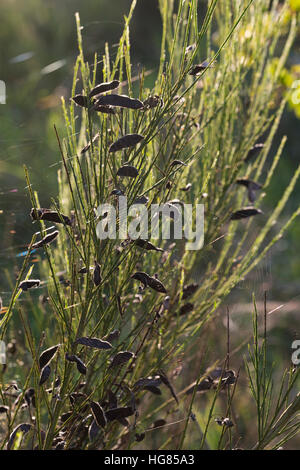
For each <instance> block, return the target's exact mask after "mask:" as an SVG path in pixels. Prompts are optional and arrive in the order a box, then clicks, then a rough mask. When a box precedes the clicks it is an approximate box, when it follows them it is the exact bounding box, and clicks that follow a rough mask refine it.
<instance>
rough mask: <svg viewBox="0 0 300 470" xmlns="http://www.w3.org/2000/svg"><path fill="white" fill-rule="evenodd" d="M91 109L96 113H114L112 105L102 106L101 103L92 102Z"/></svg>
mask: <svg viewBox="0 0 300 470" xmlns="http://www.w3.org/2000/svg"><path fill="white" fill-rule="evenodd" d="M93 110H94V111H96V112H97V113H104V114H116V112H115V110H114V108H113V107H112V106H104V105H102V104H98V103H96V104H94V106H93Z"/></svg>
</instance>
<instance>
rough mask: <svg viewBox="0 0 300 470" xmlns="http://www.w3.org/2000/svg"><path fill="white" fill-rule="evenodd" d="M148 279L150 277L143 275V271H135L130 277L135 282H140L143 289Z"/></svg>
mask: <svg viewBox="0 0 300 470" xmlns="http://www.w3.org/2000/svg"><path fill="white" fill-rule="evenodd" d="M149 277H150V276H149V275H148V274H147V273H144V272H143V271H137V272H136V273H134V274H133V275H132V276H131V278H132V279H136V280H137V281H140V282H141V283H142V284H143V285H144V289H145V288H146V287H147V285H148V280H149Z"/></svg>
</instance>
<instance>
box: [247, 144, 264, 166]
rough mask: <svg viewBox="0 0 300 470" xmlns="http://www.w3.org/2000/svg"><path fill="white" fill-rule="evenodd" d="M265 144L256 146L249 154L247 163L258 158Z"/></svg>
mask: <svg viewBox="0 0 300 470" xmlns="http://www.w3.org/2000/svg"><path fill="white" fill-rule="evenodd" d="M264 146H265V144H255V145H254V146H253V147H252V148H251V149H250V150H249V152H248V154H247V156H246V158H245V162H246V163H248V162H249V161H250V160H252V158H255V157H257V155H258V154H259V153H260V152H261V151H262V149H263V148H264Z"/></svg>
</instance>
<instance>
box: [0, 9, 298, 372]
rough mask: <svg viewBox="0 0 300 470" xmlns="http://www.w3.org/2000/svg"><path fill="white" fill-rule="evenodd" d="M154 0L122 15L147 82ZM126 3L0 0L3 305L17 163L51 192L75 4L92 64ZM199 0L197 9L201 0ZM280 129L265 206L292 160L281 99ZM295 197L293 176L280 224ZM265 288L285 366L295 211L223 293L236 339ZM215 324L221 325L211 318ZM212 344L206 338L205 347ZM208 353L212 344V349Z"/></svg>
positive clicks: (13, 242) (22, 223) (18, 192)
mask: <svg viewBox="0 0 300 470" xmlns="http://www.w3.org/2000/svg"><path fill="white" fill-rule="evenodd" d="M157 3H158V2H157V1H156V0H139V1H138V4H137V7H136V10H135V14H134V18H133V21H132V24H131V44H132V57H133V65H134V68H135V67H136V69H137V68H138V64H143V65H144V66H145V67H146V69H147V70H149V72H150V73H149V76H148V78H147V80H149V84H150V85H151V80H152V77H154V76H155V74H154V73H153V75H152V74H151V71H152V70H153V71H155V70H156V68H157V66H158V60H159V54H160V39H161V20H160V15H159V10H158V6H157ZM130 4H131V1H130V0H84V1H83V0H1V3H0V18H1V28H0V80H3V81H4V82H5V83H6V87H7V104H5V105H0V233H1V237H0V239H1V245H0V282H1V284H0V292H1V294H0V295H1V297H2V299H3V303H4V305H5V304H7V301H8V299H9V296H10V290H11V280H14V278H15V276H16V273H17V270H18V267H19V265H20V256H19V255H20V253H22V251H23V250H24V249H25V248H24V247H25V246H26V244H27V243H28V242H29V241H30V239H31V236H32V232H33V229H32V223H31V221H30V218H29V216H28V214H29V210H30V207H31V205H30V201H29V198H28V193H27V191H26V188H25V186H26V183H25V178H24V169H23V165H24V164H26V165H27V166H28V168H29V170H30V175H31V182H32V184H33V188H34V189H35V190H37V191H38V193H39V198H40V202H41V206H42V207H48V206H49V203H50V199H51V197H55V196H56V195H57V177H56V175H57V170H58V168H59V160H60V156H59V151H58V148H57V142H56V139H55V135H54V131H53V124H54V123H55V124H56V126H57V127H58V128H59V129H60V133H61V135H62V136H63V135H64V134H65V131H64V128H63V122H62V116H61V107H60V97H61V96H62V95H63V96H64V97H65V98H66V99H69V98H70V87H71V82H72V74H73V65H74V62H75V60H76V55H77V44H76V28H75V16H74V15H75V12H77V11H78V12H79V13H80V17H81V23H82V25H83V30H82V34H83V39H84V48H85V55H86V59H87V60H88V61H89V62H90V63H91V64H92V63H93V60H94V53H95V52H97V53H98V56H100V57H101V55H102V54H103V52H104V47H105V42H108V43H109V44H110V46H111V50H112V53H113V51H114V44H115V43H117V41H118V38H119V36H120V34H121V32H122V26H123V18H124V15H125V14H126V13H127V12H128V11H129V7H130ZM199 4H200V9H201V7H202V6H203V7H204V5H205V1H203V2H201V1H200V2H199ZM203 59H205V57H203ZM297 64H300V35H299V36H298V40H297V41H296V43H295V45H294V47H293V50H292V54H291V55H290V57H289V60H288V64H287V69H288V70H289V69H290V68H292V67H295V66H297ZM100 78H101V77H100ZM299 78H300V77H299ZM298 114H299V117H300V113H298ZM283 135H287V136H288V141H287V145H286V147H285V150H284V152H283V157H282V159H281V163H280V165H279V168H278V171H277V172H276V175H275V177H274V179H273V184H272V187H271V188H270V190H269V191H268V194H267V196H266V198H265V201H264V204H265V210H267V211H271V210H272V208H273V207H274V206H275V201H277V200H278V197H280V194H282V193H283V191H284V188H285V187H286V185H287V184H288V182H289V180H290V178H291V176H292V175H293V173H294V171H295V169H296V168H297V166H298V165H299V163H300V145H299V135H300V121H299V119H298V117H297V113H296V112H295V110H294V109H292V108H289V107H287V109H286V111H285V113H284V116H283V119H282V122H281V125H280V128H279V132H278V134H277V136H276V138H275V142H274V149H275V148H276V147H277V146H278V144H279V142H280V140H281V138H282V136H283ZM274 151H275V150H274ZM271 158H272V152H271V154H270V159H271ZM299 203H300V187H299V184H298V186H297V188H296V190H295V192H294V193H293V196H292V198H291V200H290V202H289V204H288V206H287V208H286V211H285V214H284V215H283V218H282V219H281V220H278V222H277V223H278V224H279V225H282V224H284V222H285V221H286V220H287V219H288V217H289V215H290V214H291V213H292V212H293V210H295V209H296V208H297V207H298V206H299ZM265 290H266V291H267V292H268V310H269V311H270V310H274V309H275V310H274V312H273V313H272V314H270V316H269V328H270V330H272V331H271V334H270V336H271V345H272V346H273V352H274V354H273V355H274V359H275V360H276V359H279V360H280V361H282V363H284V365H286V364H288V363H289V360H290V356H291V349H290V347H291V342H292V341H293V339H295V338H298V337H300V320H299V318H300V220H299V219H297V220H296V222H295V223H294V224H293V226H292V228H291V229H290V230H289V232H288V234H286V235H285V236H284V238H283V239H282V240H281V241H280V242H279V243H278V244H277V245H276V246H275V247H274V248H273V249H272V251H271V252H270V253H269V254H268V255H267V258H266V259H265V260H264V262H263V263H261V264H260V265H259V266H258V267H257V268H256V269H255V271H253V272H252V273H251V274H250V275H249V276H248V277H247V278H246V279H244V280H241V282H240V284H239V285H238V287H237V288H236V289H235V290H234V292H233V293H232V294H231V295H230V297H229V299H228V305H229V309H230V312H231V318H232V322H233V325H232V327H233V331H235V332H236V338H235V340H234V341H235V342H236V344H238V342H239V341H240V340H241V339H242V338H243V336H244V334H245V329H247V328H249V327H250V324H251V319H250V313H251V308H252V307H251V301H252V300H251V296H252V292H254V293H255V295H256V298H257V301H258V306H259V309H261V308H262V300H263V293H264V291H265ZM278 307H279V308H278ZM224 308H225V307H224ZM245 318H246V319H247V320H245ZM219 323H220V324H221V325H222V320H221V319H220V320H219ZM219 326H220V325H218V321H217V322H216V323H215V324H214V325H213V326H212V330H213V332H212V333H213V334H212V338H216V335H217V334H218V332H219V331H220V329H219ZM215 344H216V343H215V342H214V341H213V340H212V345H211V348H212V349H213V348H214V345H215ZM218 353H219V352H218V351H216V352H215V356H216V357H217V356H218Z"/></svg>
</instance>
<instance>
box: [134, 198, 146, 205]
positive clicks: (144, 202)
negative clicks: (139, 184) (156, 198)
mask: <svg viewBox="0 0 300 470" xmlns="http://www.w3.org/2000/svg"><path fill="white" fill-rule="evenodd" d="M148 202H149V198H148V197H147V196H138V197H137V198H136V199H135V200H134V201H133V204H147V203H148Z"/></svg>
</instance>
